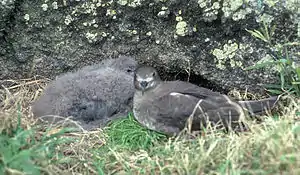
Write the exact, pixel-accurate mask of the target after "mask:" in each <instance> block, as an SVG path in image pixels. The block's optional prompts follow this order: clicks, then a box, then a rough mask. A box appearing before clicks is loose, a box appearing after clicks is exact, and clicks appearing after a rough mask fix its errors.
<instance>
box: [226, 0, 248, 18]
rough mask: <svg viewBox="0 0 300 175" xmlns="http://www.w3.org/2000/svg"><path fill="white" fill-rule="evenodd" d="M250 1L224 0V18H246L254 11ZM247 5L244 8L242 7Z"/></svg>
mask: <svg viewBox="0 0 300 175" xmlns="http://www.w3.org/2000/svg"><path fill="white" fill-rule="evenodd" d="M247 2H248V1H245V0H224V2H223V7H222V11H223V13H224V18H230V17H231V18H232V20H234V21H238V20H241V19H245V18H246V15H247V14H250V13H252V12H253V9H251V8H250V7H249V6H248V5H246V3H247ZM243 5H245V7H244V8H241V7H242V6H243Z"/></svg>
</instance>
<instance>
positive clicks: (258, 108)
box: [238, 96, 279, 116]
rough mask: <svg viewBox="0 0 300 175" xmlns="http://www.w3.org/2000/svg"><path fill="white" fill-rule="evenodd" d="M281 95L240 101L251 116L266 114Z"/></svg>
mask: <svg viewBox="0 0 300 175" xmlns="http://www.w3.org/2000/svg"><path fill="white" fill-rule="evenodd" d="M278 99H279V96H272V97H269V98H265V99H261V100H251V101H238V104H239V105H241V106H242V108H243V109H245V110H246V111H248V112H249V114H250V116H255V115H261V114H265V113H266V111H270V110H271V109H272V108H273V107H274V106H275V104H276V103H277V101H278Z"/></svg>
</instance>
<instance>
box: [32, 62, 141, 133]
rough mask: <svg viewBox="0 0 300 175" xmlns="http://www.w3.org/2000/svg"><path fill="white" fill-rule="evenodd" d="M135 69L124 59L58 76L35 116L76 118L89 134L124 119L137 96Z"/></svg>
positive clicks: (39, 102)
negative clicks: (135, 92) (90, 131)
mask: <svg viewBox="0 0 300 175" xmlns="http://www.w3.org/2000/svg"><path fill="white" fill-rule="evenodd" d="M136 66H137V62H136V61H135V60H134V59H133V58H131V57H126V56H121V57H119V58H117V59H108V60H104V61H102V62H101V63H99V64H97V65H92V66H86V67H84V68H82V69H80V70H78V71H76V72H70V73H66V74H64V75H62V76H59V77H58V78H56V80H54V81H52V82H50V83H49V84H48V85H47V87H46V88H45V90H44V91H43V94H42V95H41V96H40V97H39V99H37V100H36V101H35V102H34V104H33V106H32V112H33V114H34V116H36V117H44V118H45V119H46V120H47V117H46V116H47V115H58V116H63V117H69V116H73V119H74V120H76V121H79V122H81V123H82V126H83V128H84V129H86V130H91V129H94V128H96V127H102V126H104V125H105V124H106V123H107V122H109V121H110V120H112V119H114V118H116V117H119V116H124V117H125V116H126V113H127V112H128V111H129V110H130V108H131V102H132V98H133V95H134V84H133V80H134V79H133V78H134V70H135V69H136ZM49 119H53V118H51V117H50V118H49Z"/></svg>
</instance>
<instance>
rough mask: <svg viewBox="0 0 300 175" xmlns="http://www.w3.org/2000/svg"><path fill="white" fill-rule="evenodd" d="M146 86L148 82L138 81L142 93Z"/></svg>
mask: <svg viewBox="0 0 300 175" xmlns="http://www.w3.org/2000/svg"><path fill="white" fill-rule="evenodd" d="M147 86H148V82H147V81H141V82H140V87H141V89H142V95H144V92H145V90H146V88H147Z"/></svg>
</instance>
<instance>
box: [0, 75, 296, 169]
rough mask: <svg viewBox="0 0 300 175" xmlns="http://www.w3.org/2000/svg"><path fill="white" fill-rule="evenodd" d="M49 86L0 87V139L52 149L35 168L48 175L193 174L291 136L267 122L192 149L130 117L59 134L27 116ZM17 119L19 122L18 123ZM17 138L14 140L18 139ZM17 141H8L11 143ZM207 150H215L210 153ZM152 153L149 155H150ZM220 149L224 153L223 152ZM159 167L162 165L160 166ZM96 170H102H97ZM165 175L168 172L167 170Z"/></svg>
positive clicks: (29, 82)
mask: <svg viewBox="0 0 300 175" xmlns="http://www.w3.org/2000/svg"><path fill="white" fill-rule="evenodd" d="M175 76H177V77H175ZM178 76H183V77H178ZM173 77H174V78H176V79H182V80H183V81H187V80H186V78H187V77H186V74H183V75H173ZM190 79H191V78H190ZM192 79H193V78H192ZM195 80H198V79H195ZM49 82H50V79H47V78H45V77H41V76H35V77H33V78H28V79H20V80H1V81H0V86H1V87H0V100H1V101H0V102H1V103H0V121H1V122H0V133H7V134H8V135H14V133H13V132H15V131H16V130H15V128H18V127H21V128H22V129H23V131H24V132H28V131H34V134H33V136H34V138H35V139H36V142H37V144H36V145H31V140H32V138H26V142H28V144H26V145H25V146H22V147H21V148H20V150H27V149H34V148H35V147H37V146H38V145H39V144H40V145H42V146H45V147H47V149H48V148H52V147H53V146H47V145H49V144H51V145H55V152H54V153H52V154H53V155H52V156H51V158H50V159H49V160H46V162H48V163H47V164H45V162H44V161H45V160H43V161H41V162H37V163H36V164H39V165H40V166H41V167H43V170H44V171H46V172H48V174H64V173H70V172H71V173H72V174H78V173H79V174H84V173H86V172H89V174H99V173H100V172H102V170H105V172H106V173H108V172H110V173H115V172H119V173H121V174H122V173H123V174H124V172H126V171H128V167H129V169H131V170H132V171H134V172H139V171H140V166H143V168H144V170H145V171H146V172H149V173H150V171H152V170H153V171H157V172H160V171H161V169H157V168H159V167H160V168H162V167H161V166H163V167H164V169H168V167H170V165H172V166H173V167H178V169H179V170H180V165H185V166H188V167H190V169H189V170H191V171H196V169H194V170H193V169H192V168H193V166H194V165H197V166H200V167H198V169H199V170H200V169H201V170H203V168H205V167H209V166H211V165H210V164H209V163H210V161H213V162H215V163H217V162H222V161H223V160H222V161H221V160H219V159H218V157H220V156H219V155H222V156H221V157H228V155H236V153H235V152H236V151H238V150H242V151H240V154H243V153H245V152H246V151H243V150H247V152H249V151H256V150H257V149H256V146H255V145H257V148H260V147H263V148H265V147H266V146H268V148H265V149H269V150H270V151H274V150H275V149H274V150H272V149H273V147H272V145H274V143H273V142H275V141H277V140H275V139H278V140H279V141H282V140H284V142H283V143H291V141H285V138H287V137H288V136H289V133H291V131H289V130H292V129H293V128H294V126H289V125H286V122H287V121H288V122H290V120H287V119H284V120H282V121H280V120H279V121H273V120H269V121H268V122H263V123H261V124H259V125H258V124H253V125H252V126H251V127H252V129H253V132H252V133H248V134H245V135H243V136H237V135H233V134H229V135H225V134H223V133H218V132H216V131H214V130H210V131H209V132H210V133H209V134H202V136H205V137H200V138H197V139H199V140H198V141H197V142H198V143H207V144H206V145H198V146H197V147H195V142H186V141H182V140H181V139H177V138H176V139H175V141H174V143H173V141H170V140H169V141H166V140H165V138H164V137H163V136H162V135H159V134H156V133H153V132H149V131H148V130H146V129H145V128H142V127H140V126H139V125H138V124H137V123H136V122H135V121H133V120H132V118H130V117H129V119H126V120H123V121H118V122H116V123H115V124H111V125H110V128H109V129H108V130H106V129H105V128H103V129H100V128H99V129H97V130H95V131H89V132H87V131H84V132H73V131H68V132H66V133H63V132H62V129H63V128H62V127H61V126H59V125H51V126H49V125H40V124H38V122H37V119H35V118H34V117H33V116H32V113H31V109H30V105H31V104H32V102H33V101H35V100H36V99H37V98H38V96H39V95H40V94H41V92H42V91H43V89H44V88H45V86H46V85H47V84H48V83H49ZM235 95H236V96H240V98H245V97H246V96H244V95H241V94H239V93H238V92H236V94H235ZM292 104H293V105H294V106H293V107H287V108H286V109H287V111H288V112H286V113H288V115H286V116H294V113H295V111H296V110H298V111H299V108H300V106H299V104H300V103H299V101H295V102H294V103H292ZM20 118H21V121H20V120H19V119H20ZM287 118H288V117H287ZM290 118H291V117H290ZM18 125H20V126H18ZM32 129H34V130H32ZM273 129H274V132H276V133H277V132H278V134H279V135H280V134H281V137H276V138H275V137H274V138H273V140H272V139H271V140H270V136H269V135H270V134H272V132H273ZM106 131H108V132H106ZM287 131H289V132H287ZM17 136H18V137H19V135H17ZM17 136H14V137H13V140H14V141H15V139H16V138H17ZM45 136H49V138H48V140H45ZM221 137H222V139H223V140H224V143H223V142H220V143H219V142H217V139H218V138H221ZM160 138H162V139H163V142H158V140H159V139H160ZM18 139H19V138H18ZM62 139H72V140H73V141H72V142H66V140H63V141H62ZM214 139H215V140H214ZM296 139H297V138H296V137H294V138H289V139H288V140H292V141H296ZM183 140H184V139H183ZM266 140H267V141H266ZM177 141H178V142H177ZM57 142H59V144H56V143H57ZM298 143H300V142H298ZM30 145H31V146H30ZM120 145H122V146H124V145H125V146H126V148H130V149H124V147H121V148H120V147H119V146H120ZM153 145H154V146H153ZM252 145H254V146H252ZM202 146H203V147H202ZM211 146H215V147H214V148H212V147H211ZM153 147H154V148H155V149H153ZM173 147H174V149H173ZM199 147H201V149H203V151H204V152H199V151H201V149H200V150H199ZM210 147H211V148H210ZM224 147H228V148H226V149H224ZM233 147H238V148H239V149H237V150H234V149H232V148H233ZM171 148H172V149H171ZM177 148H180V149H177ZM298 148H300V146H298V147H295V150H296V151H299V150H300V149H298ZM265 149H263V152H261V153H260V154H258V155H259V156H261V155H263V154H265V155H264V156H265V157H268V156H269V155H268V154H267V153H268V151H265ZM137 150H138V151H137ZM182 150H184V151H182ZM207 150H210V151H212V152H211V154H212V155H210V156H208V157H207V156H203V155H204V154H206V153H207ZM224 150H225V151H224ZM226 150H232V152H229V153H228V152H227V151H226ZM276 150H278V149H277V148H276ZM281 150H282V151H290V150H291V149H290V147H289V145H286V146H284V145H283V146H282V148H281ZM0 151H2V150H0ZM198 152H199V153H198ZM296 153H297V155H298V152H295V154H296ZM227 154H228V155H227ZM292 154H294V153H292ZM59 155H60V158H59ZM272 155H273V154H272ZM276 155H277V156H278V157H277V158H278V160H279V156H280V155H282V153H280V152H278V153H276ZM276 155H275V156H276ZM185 156H189V157H188V159H187V160H186V161H185V159H184V160H183V162H176V161H177V160H182V157H185ZM195 156H196V157H195ZM244 156H245V160H243V161H244V162H243V163H245V164H251V162H252V161H253V160H252V159H249V158H247V157H246V156H247V155H244ZM273 156H274V155H273ZM240 157H241V156H237V157H236V158H233V160H238V159H237V158H240ZM158 158H160V160H158ZM277 158H276V160H277ZM200 159H201V162H208V164H205V163H204V164H199V160H200ZM248 159H249V160H248ZM3 160H5V159H3ZM259 160H260V159H259ZM272 160H273V159H272ZM274 160H275V159H274ZM20 161H23V159H20ZM239 161H241V160H239ZM49 162H51V163H49ZM53 162H57V163H53ZM140 162H143V163H140ZM162 162H163V165H161V163H162ZM193 162H194V163H193ZM0 163H1V161H0ZM97 163H98V164H97ZM156 163H157V165H156ZM178 163H179V164H178ZM272 163H273V164H275V163H276V162H275V161H274V162H272ZM261 165H264V166H262V167H261V168H264V167H266V166H269V165H270V163H269V162H267V163H264V162H262V163H261ZM291 165H292V163H291ZM220 166H221V165H220ZM99 167H101V168H102V169H99ZM5 168H6V172H8V173H13V172H18V170H17V169H14V168H13V167H5ZM131 170H130V171H131ZM169 171H170V172H173V170H172V169H170V170H169ZM205 171H207V170H205ZM249 171H250V170H249ZM83 172H84V173H83ZM110 173H108V174H110ZM173 173H174V172H173ZM202 173H204V172H202ZM100 174H101V173H100ZM175 174H176V173H175ZM196 174H199V173H196ZM200 174H201V173H200Z"/></svg>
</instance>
